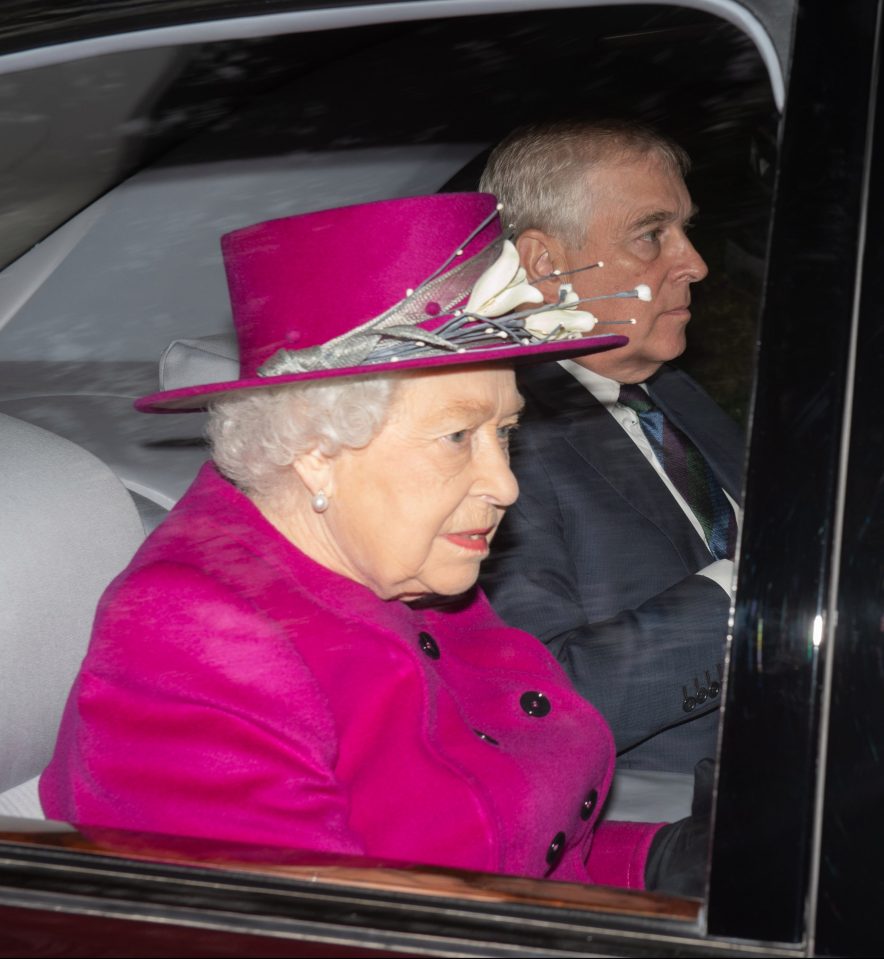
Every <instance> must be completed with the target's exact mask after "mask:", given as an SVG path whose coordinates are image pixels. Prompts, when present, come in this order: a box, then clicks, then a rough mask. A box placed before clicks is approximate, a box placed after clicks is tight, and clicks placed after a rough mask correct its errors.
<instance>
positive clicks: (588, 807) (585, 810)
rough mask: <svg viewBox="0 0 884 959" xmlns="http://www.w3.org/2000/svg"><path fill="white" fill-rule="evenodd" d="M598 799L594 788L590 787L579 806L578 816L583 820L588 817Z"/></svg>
mask: <svg viewBox="0 0 884 959" xmlns="http://www.w3.org/2000/svg"><path fill="white" fill-rule="evenodd" d="M598 801H599V794H598V793H597V792H596V791H595V789H590V791H589V792H588V793H587V794H586V799H584V800H583V805H582V806H581V807H580V818H581V819H583V820H586V819H589V817H590V816H591V815H592V811H593V809H595V804H596V803H597V802H598Z"/></svg>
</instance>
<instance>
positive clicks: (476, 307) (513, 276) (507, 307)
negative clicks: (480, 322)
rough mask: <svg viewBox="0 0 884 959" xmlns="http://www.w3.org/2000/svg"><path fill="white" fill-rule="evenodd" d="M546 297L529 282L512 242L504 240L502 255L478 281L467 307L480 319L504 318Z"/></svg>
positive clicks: (464, 309) (469, 311)
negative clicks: (523, 305) (488, 317)
mask: <svg viewBox="0 0 884 959" xmlns="http://www.w3.org/2000/svg"><path fill="white" fill-rule="evenodd" d="M542 302H543V294H542V293H541V292H540V290H538V289H537V288H536V287H533V286H531V284H530V283H529V282H528V279H527V275H526V273H525V270H524V268H523V267H522V265H521V263H520V262H519V251H518V250H517V249H516V248H515V246H514V245H513V243H512V241H511V240H504V241H503V249H502V250H501V252H500V256H499V257H498V258H497V259H496V260H495V261H494V262H493V263H492V264H491V266H489V267H488V269H487V270H486V271H485V272H484V273H483V274H482V275H481V276H480V277H479V279H478V280H476V282H475V284H474V285H473V291H472V293H470V298H469V300H467V305H466V306H465V307H464V308H463V312H464V313H471V314H474V315H477V316H503V315H504V314H505V313H510V312H512V311H513V310H514V309H516V307H518V306H521V305H522V304H523V303H542Z"/></svg>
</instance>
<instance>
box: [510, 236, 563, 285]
mask: <svg viewBox="0 0 884 959" xmlns="http://www.w3.org/2000/svg"><path fill="white" fill-rule="evenodd" d="M516 249H517V250H518V251H519V259H520V260H521V262H522V266H523V267H524V269H525V273H526V274H527V276H528V279H529V281H530V282H532V283H536V284H537V289H538V290H540V292H541V293H543V298H544V300H545V301H546V302H547V303H556V302H557V301H558V299H559V285H560V283H561V280H559V279H558V278H557V277H554V276H552V275H551V274H552V273H553V271H554V270H562V269H564V268H565V256H564V248H563V246H562V244H561V243H560V242H559V241H558V240H557V239H556V238H555V237H554V236H550V235H549V234H548V233H544V232H543V230H535V229H530V230H525V232H524V233H520V234H519V236H518V237H517V239H516ZM544 276H546V277H550V278H549V279H548V280H543V281H541V282H537V281H538V280H540V278H541V277H544Z"/></svg>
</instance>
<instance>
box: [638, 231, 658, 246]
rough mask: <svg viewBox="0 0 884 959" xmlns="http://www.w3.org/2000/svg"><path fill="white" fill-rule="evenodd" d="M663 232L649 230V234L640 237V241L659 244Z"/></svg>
mask: <svg viewBox="0 0 884 959" xmlns="http://www.w3.org/2000/svg"><path fill="white" fill-rule="evenodd" d="M662 232H663V231H662V230H648V232H647V233H642V235H641V236H640V237H639V239H640V240H645V241H647V242H648V243H657V242H658V241H659V239H660V234H661V233H662Z"/></svg>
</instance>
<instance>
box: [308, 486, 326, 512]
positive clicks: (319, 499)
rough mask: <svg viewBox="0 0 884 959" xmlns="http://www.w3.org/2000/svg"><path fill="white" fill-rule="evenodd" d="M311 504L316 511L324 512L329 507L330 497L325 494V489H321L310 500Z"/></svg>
mask: <svg viewBox="0 0 884 959" xmlns="http://www.w3.org/2000/svg"><path fill="white" fill-rule="evenodd" d="M310 505H311V506H312V507H313V511H314V512H315V513H324V512H325V511H326V510H327V509H328V497H327V496H326V495H325V490H319V492H318V493H316V495H315V496H314V497H313V499H311V500H310Z"/></svg>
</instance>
